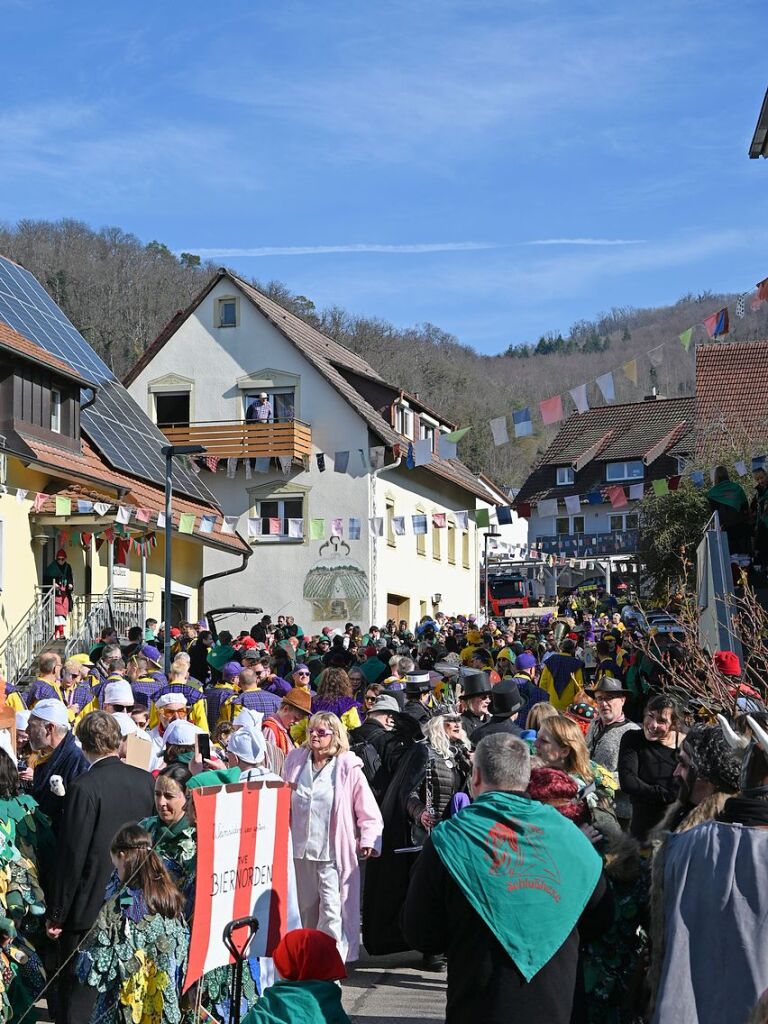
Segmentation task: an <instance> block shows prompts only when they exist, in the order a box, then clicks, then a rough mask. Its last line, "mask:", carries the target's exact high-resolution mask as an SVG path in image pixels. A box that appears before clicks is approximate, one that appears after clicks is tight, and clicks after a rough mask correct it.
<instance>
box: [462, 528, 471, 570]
mask: <svg viewBox="0 0 768 1024" xmlns="http://www.w3.org/2000/svg"><path fill="white" fill-rule="evenodd" d="M461 564H462V566H463V567H464V568H465V569H470V568H471V565H470V561H469V530H462V531H461Z"/></svg>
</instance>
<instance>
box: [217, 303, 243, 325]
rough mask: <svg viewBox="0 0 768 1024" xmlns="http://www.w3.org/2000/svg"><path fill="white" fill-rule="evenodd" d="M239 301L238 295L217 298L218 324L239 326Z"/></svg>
mask: <svg viewBox="0 0 768 1024" xmlns="http://www.w3.org/2000/svg"><path fill="white" fill-rule="evenodd" d="M237 307H238V301H237V297H236V296H234V295H233V296H226V297H224V298H221V299H217V300H216V326H217V327H237V320H238V316H237V314H238V308H237Z"/></svg>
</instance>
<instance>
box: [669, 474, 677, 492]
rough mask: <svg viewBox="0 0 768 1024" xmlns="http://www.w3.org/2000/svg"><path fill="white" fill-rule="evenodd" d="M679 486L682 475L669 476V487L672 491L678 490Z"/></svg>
mask: <svg viewBox="0 0 768 1024" xmlns="http://www.w3.org/2000/svg"><path fill="white" fill-rule="evenodd" d="M679 486H680V477H679V476H671V477H670V478H669V480H667V487H669V489H670V491H676V490H677V489H678V487H679Z"/></svg>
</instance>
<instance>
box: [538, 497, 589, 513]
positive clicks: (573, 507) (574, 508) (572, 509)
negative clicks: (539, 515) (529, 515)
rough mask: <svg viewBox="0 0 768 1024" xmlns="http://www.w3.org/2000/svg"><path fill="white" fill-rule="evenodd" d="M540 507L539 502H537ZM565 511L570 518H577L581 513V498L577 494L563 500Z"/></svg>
mask: <svg viewBox="0 0 768 1024" xmlns="http://www.w3.org/2000/svg"><path fill="white" fill-rule="evenodd" d="M539 506H541V502H539ZM565 511H566V512H567V513H568V515H570V516H577V515H579V514H580V513H581V498H580V497H579V496H578V494H573V495H569V496H568V497H567V498H566V499H565Z"/></svg>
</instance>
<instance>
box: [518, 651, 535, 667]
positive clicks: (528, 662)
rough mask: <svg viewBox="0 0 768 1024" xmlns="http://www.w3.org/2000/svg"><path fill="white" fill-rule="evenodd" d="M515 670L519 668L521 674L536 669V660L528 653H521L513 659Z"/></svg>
mask: <svg viewBox="0 0 768 1024" xmlns="http://www.w3.org/2000/svg"><path fill="white" fill-rule="evenodd" d="M515 668H519V669H520V671H521V672H524V671H525V670H526V669H529V668H536V658H535V657H534V655H533V654H531V652H530V651H523V653H522V654H518V656H517V657H516V658H515Z"/></svg>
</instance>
